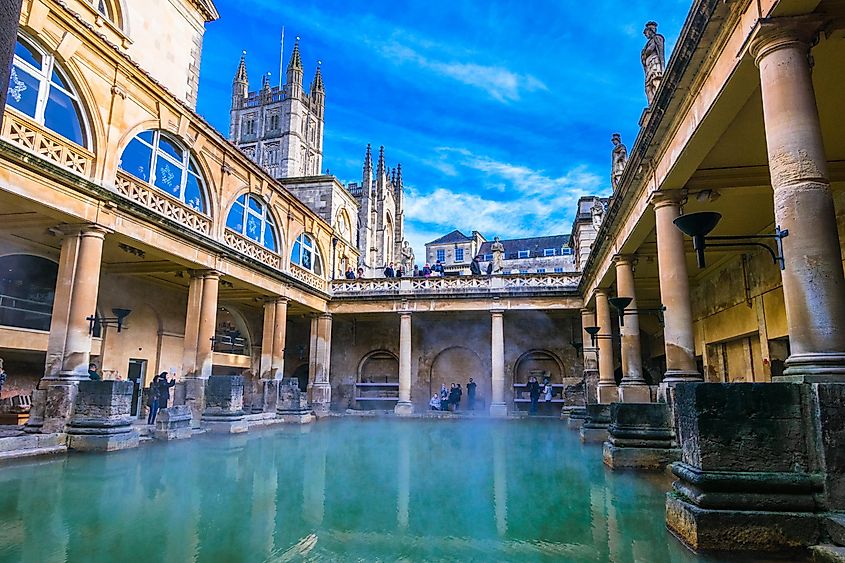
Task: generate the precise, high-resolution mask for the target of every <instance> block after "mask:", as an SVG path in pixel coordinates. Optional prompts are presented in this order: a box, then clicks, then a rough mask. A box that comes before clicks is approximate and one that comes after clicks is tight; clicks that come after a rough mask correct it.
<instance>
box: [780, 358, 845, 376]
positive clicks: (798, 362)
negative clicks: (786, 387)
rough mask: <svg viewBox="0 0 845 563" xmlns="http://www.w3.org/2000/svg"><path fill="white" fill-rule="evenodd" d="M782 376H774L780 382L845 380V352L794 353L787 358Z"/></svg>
mask: <svg viewBox="0 0 845 563" xmlns="http://www.w3.org/2000/svg"><path fill="white" fill-rule="evenodd" d="M785 366H786V369H785V370H783V375H782V376H777V377H772V381H776V382H778V383H836V382H845V354H836V353H831V354H792V355H791V356H789V357H788V358H787V359H786V362H785Z"/></svg>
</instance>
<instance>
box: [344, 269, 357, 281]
mask: <svg viewBox="0 0 845 563" xmlns="http://www.w3.org/2000/svg"><path fill="white" fill-rule="evenodd" d="M344 275H345V276H346V279H348V280H354V279H355V271H354V270H353V269H352V266H349V267H348V268H346V274H344Z"/></svg>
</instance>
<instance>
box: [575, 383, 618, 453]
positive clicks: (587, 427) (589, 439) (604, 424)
mask: <svg viewBox="0 0 845 563" xmlns="http://www.w3.org/2000/svg"><path fill="white" fill-rule="evenodd" d="M613 389H614V390H615V389H616V388H615V387H613ZM585 408H586V411H587V416H586V419H585V420H584V424H582V425H581V441H582V442H583V443H585V444H591V443H601V442H604V441H605V440H607V437H608V431H607V429H608V427H609V426H610V405H608V404H592V405H587V406H586V407H585Z"/></svg>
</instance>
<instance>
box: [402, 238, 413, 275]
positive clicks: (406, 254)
mask: <svg viewBox="0 0 845 563" xmlns="http://www.w3.org/2000/svg"><path fill="white" fill-rule="evenodd" d="M402 267H403V268H404V269H405V271H406V272H411V271H413V270H414V249H413V248H411V243H410V242H408V241H407V240H406V241H405V242H404V243H403V244H402Z"/></svg>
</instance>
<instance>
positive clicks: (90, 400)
mask: <svg viewBox="0 0 845 563" xmlns="http://www.w3.org/2000/svg"><path fill="white" fill-rule="evenodd" d="M133 388H134V384H133V383H132V382H131V381H114V380H110V381H80V382H79V383H78V391H77V394H76V403H75V404H74V407H73V416H72V417H71V419H70V422H69V423H68V425H67V435H68V448H69V449H72V450H79V451H103V452H110V451H114V450H123V449H127V448H135V447H137V446H138V443H139V440H140V438H139V436H138V431H137V430H135V429H134V428H133V427H132V418H131V416H130V412H131V405H132V391H133Z"/></svg>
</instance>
